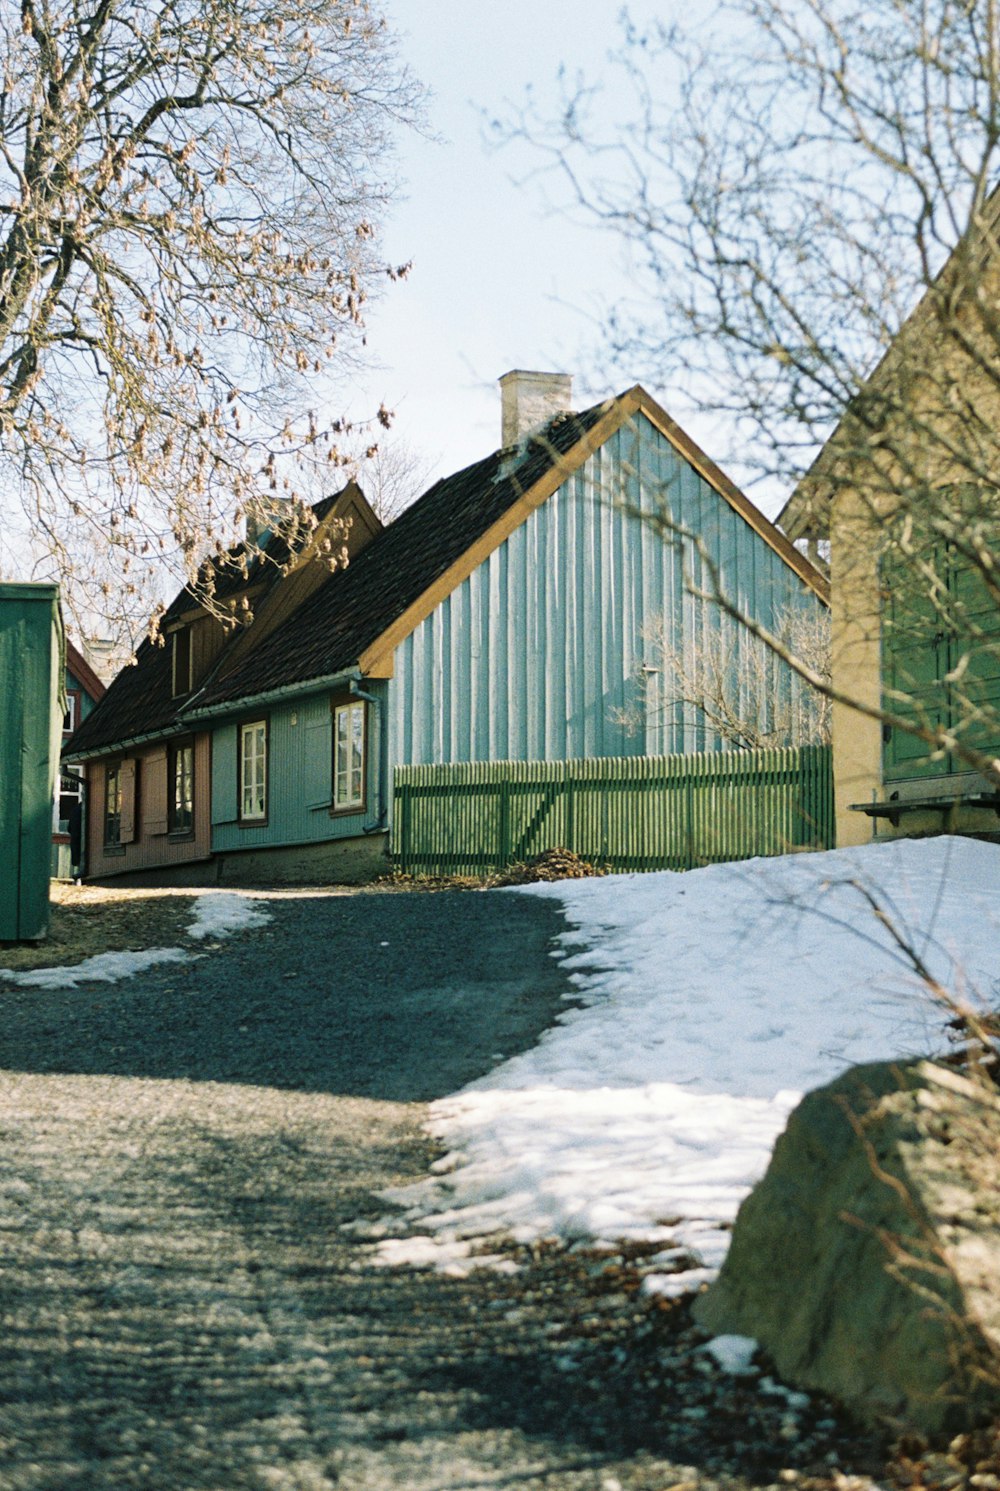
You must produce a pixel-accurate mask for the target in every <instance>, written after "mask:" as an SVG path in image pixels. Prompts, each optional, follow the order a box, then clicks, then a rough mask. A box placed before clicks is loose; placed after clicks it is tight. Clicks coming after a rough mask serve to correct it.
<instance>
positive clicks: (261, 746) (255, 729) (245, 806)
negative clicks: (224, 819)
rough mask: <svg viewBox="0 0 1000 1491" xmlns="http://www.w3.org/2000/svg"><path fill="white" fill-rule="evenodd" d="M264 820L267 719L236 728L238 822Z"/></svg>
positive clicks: (265, 805)
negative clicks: (238, 795)
mask: <svg viewBox="0 0 1000 1491" xmlns="http://www.w3.org/2000/svg"><path fill="white" fill-rule="evenodd" d="M266 817H267V720H251V721H250V722H249V723H248V724H246V725H241V726H240V821H241V822H242V823H261V822H263V820H264V819H265V818H266Z"/></svg>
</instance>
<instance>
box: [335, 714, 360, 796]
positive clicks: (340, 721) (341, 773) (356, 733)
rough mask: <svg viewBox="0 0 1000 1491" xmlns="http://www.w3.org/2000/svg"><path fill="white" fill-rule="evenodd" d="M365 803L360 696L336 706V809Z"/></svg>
mask: <svg viewBox="0 0 1000 1491" xmlns="http://www.w3.org/2000/svg"><path fill="white" fill-rule="evenodd" d="M364 805H365V706H364V703H363V702H362V701H361V700H360V699H352V700H351V701H350V702H349V703H345V704H335V705H334V706H333V811H334V812H335V813H344V812H348V811H350V810H352V809H354V810H357V809H359V808H363V807H364Z"/></svg>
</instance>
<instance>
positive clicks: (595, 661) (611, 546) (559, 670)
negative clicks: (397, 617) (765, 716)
mask: <svg viewBox="0 0 1000 1491" xmlns="http://www.w3.org/2000/svg"><path fill="white" fill-rule="evenodd" d="M661 504H665V505H666V506H667V507H668V508H669V510H670V512H671V514H672V517H673V519H674V520H675V521H676V522H677V523H679V524H680V525H682V526H683V527H685V528H687V529H690V530H691V531H693V532H695V533H697V534H699V535H700V536H701V538H702V540H703V542H704V544H705V545H706V548H707V550H708V552H709V554H710V556H711V558H712V561H713V563H714V564H715V565H716V566H717V567H718V571H719V573H720V575H721V578H722V581H723V584H724V586H725V588H726V590H727V593H728V594H730V595H731V596H733V598H734V599H736V600H737V601H738V602H739V603H740V604H741V605H744V606H746V607H747V608H748V609H749V610H750V612H751V614H753V615H754V616H756V617H757V618H758V619H759V620H760V621H762V622H764V623H766V624H767V623H772V622H773V621H774V619H775V617H776V615H777V614H778V613H779V612H780V611H781V610H782V609H784V608H785V607H787V606H789V605H792V606H802V607H805V608H808V609H812V608H816V607H819V606H820V602H819V601H818V600H817V599H816V598H815V596H814V595H813V594H812V593H811V592H810V591H808V590H807V589H806V588H805V587H804V586H803V584H802V582H801V581H800V580H799V579H798V577H797V576H796V575H795V574H794V573H793V572H792V571H791V570H790V569H789V568H788V566H787V565H786V564H785V562H784V561H783V560H782V559H781V558H780V557H779V556H778V555H777V554H776V553H775V552H774V550H773V549H771V548H770V546H769V545H768V544H766V543H765V542H764V540H763V539H762V538H761V537H760V536H759V535H758V534H757V533H756V532H755V531H754V530H753V529H752V528H751V527H750V526H749V524H748V523H747V522H746V520H745V519H744V518H742V517H741V516H740V515H739V514H738V513H736V512H734V511H733V509H732V508H731V507H730V506H729V504H728V503H727V502H725V501H724V500H723V499H722V498H721V497H719V496H718V495H717V493H715V492H714V491H713V490H712V488H711V487H710V486H709V485H708V483H707V482H705V481H704V480H703V479H702V478H701V477H700V476H699V475H698V473H697V472H696V471H695V470H694V469H693V468H692V467H691V466H689V465H688V464H687V462H686V461H684V460H683V459H682V458H681V457H680V456H679V455H678V454H677V453H676V452H675V450H674V448H673V447H672V446H671V445H670V443H669V442H668V441H667V440H666V439H665V438H664V437H663V436H662V435H660V434H659V432H658V431H657V430H656V429H655V428H654V426H653V425H652V424H650V423H649V421H647V420H646V419H645V417H644V416H637V418H636V420H635V422H634V424H633V425H631V426H626V427H624V428H623V429H622V430H620V431H619V432H618V433H617V434H616V435H614V436H613V437H612V438H611V439H610V440H608V441H607V442H606V443H605V444H604V445H603V446H602V447H601V448H600V449H599V450H598V451H597V452H595V454H594V455H593V456H592V457H591V458H590V459H589V460H588V461H587V462H586V463H585V464H584V466H583V467H582V468H581V469H580V471H578V472H577V473H576V474H575V475H574V476H572V477H571V478H570V479H569V480H567V482H566V483H564V485H563V486H562V487H560V488H559V490H558V491H557V492H556V493H554V494H553V496H552V497H551V498H550V499H549V500H548V501H547V502H545V503H543V504H542V506H541V507H540V508H538V510H537V511H536V512H534V513H533V514H532V515H531V516H530V517H529V518H528V519H527V520H526V521H525V522H524V523H523V524H522V525H521V526H520V527H519V528H518V529H516V530H515V532H514V533H512V534H511V536H510V538H508V539H507V540H506V541H505V542H504V543H503V544H502V545H501V546H500V547H499V548H498V549H496V550H495V551H494V553H493V554H492V555H491V556H490V557H489V558H488V559H487V560H486V561H484V563H483V564H481V565H479V567H478V568H477V569H476V570H474V571H473V573H472V574H471V575H470V576H469V578H468V579H467V580H465V581H464V583H463V584H462V585H460V586H458V587H457V589H456V590H454V591H453V592H452V594H451V595H450V596H449V597H447V598H446V599H445V600H444V601H443V602H442V603H441V604H440V605H439V606H438V607H437V608H436V609H435V610H434V611H433V612H432V613H431V615H430V616H428V617H427V618H426V620H424V621H423V622H422V623H421V624H420V626H418V627H417V628H416V629H415V631H414V632H413V633H412V634H411V635H410V636H409V637H408V638H406V640H405V641H404V642H402V643H401V644H400V646H399V647H398V648H397V649H396V652H395V676H394V679H393V682H392V686H391V691H390V701H391V702H390V711H389V715H390V723H389V729H390V753H391V759H392V761H393V763H394V764H396V765H411V764H412V765H420V764H426V763H433V762H442V763H449V762H464V761H510V760H518V761H528V760H534V761H553V760H566V759H568V758H592V757H605V756H615V757H620V756H642V755H666V754H672V753H675V752H691V751H706V750H708V751H711V750H717V749H720V748H721V747H722V745H723V742H722V741H721V740H720V739H719V738H718V737H717V736H715V735H713V734H712V733H711V732H710V731H708V730H707V729H706V728H705V726H704V724H703V723H702V722H701V721H700V720H699V719H698V718H697V716H696V714H695V712H694V710H692V709H690V708H682V707H680V706H675V707H673V708H672V709H671V710H670V712H669V714H668V715H664V714H663V713H662V712H661V711H658V710H653V709H651V710H649V711H648V712H647V715H646V720H645V726H644V728H640V729H638V730H637V731H635V732H630V731H629V729H628V728H627V726H626V725H625V724H623V723H621V721H620V719H619V718H618V716H619V715H620V714H621V713H623V712H625V711H628V710H629V709H630V708H632V709H634V708H635V706H636V704H637V702H638V700H639V698H640V693H639V688H638V681H637V680H638V678H639V676H640V674H641V669H642V666H643V663H644V662H648V661H650V660H651V654H652V652H653V651H654V649H653V648H652V647H651V645H650V643H649V642H648V641H647V640H644V637H643V632H644V631H645V630H647V629H648V628H649V626H650V624H651V623H652V622H653V621H654V619H655V618H656V617H657V616H658V615H664V616H666V617H667V618H669V619H671V620H672V622H673V626H674V628H675V631H676V633H677V634H678V635H679V636H680V637H681V638H683V644H684V646H685V648H686V649H687V650H688V651H690V650H691V649H693V648H694V647H696V646H697V643H698V639H699V637H700V636H701V635H702V634H703V632H704V631H705V630H706V629H707V628H721V629H722V630H723V632H724V633H727V634H728V635H729V636H730V638H731V643H732V649H733V652H734V653H735V652H736V651H737V650H738V649H739V648H740V647H741V646H743V645H744V642H743V639H741V638H740V636H739V635H738V631H737V628H736V627H735V625H734V624H733V623H731V622H729V621H728V620H727V619H726V618H724V617H722V616H721V614H720V613H719V611H718V609H717V607H714V606H712V605H711V604H710V603H708V602H704V601H700V600H697V599H695V598H694V597H693V596H692V595H691V594H690V593H689V588H690V587H689V584H686V582H685V566H687V569H688V572H689V575H690V577H691V578H693V580H694V582H695V584H696V585H697V584H698V583H699V581H701V582H703V583H707V577H706V576H703V575H701V574H700V568H701V567H700V564H699V561H698V558H697V555H696V554H694V553H693V552H692V551H691V547H690V546H688V550H687V552H686V553H683V554H682V552H681V548H680V546H679V545H677V544H674V543H670V542H667V541H665V540H664V538H663V537H662V536H661V535H660V534H659V533H658V532H657V531H656V530H655V529H654V528H653V527H652V526H651V525H650V524H649V523H647V522H643V521H642V520H641V519H640V518H639V517H637V516H634V515H632V513H631V512H630V511H628V509H638V510H640V511H642V512H644V513H653V512H654V511H655V510H656V509H657V507H658V506H659V505H661ZM775 684H776V687H782V688H787V689H794V688H797V687H798V685H797V683H795V682H794V681H793V680H792V679H791V675H790V674H789V673H788V671H787V670H786V669H785V668H784V665H783V664H781V663H780V662H778V661H777V660H776V661H775Z"/></svg>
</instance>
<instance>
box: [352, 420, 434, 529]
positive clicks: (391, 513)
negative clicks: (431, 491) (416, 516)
mask: <svg viewBox="0 0 1000 1491" xmlns="http://www.w3.org/2000/svg"><path fill="white" fill-rule="evenodd" d="M434 465H435V463H434V461H433V460H432V459H431V458H430V457H429V456H425V455H423V454H422V453H421V452H420V451H418V450H415V449H414V448H413V446H412V445H409V444H407V442H406V441H405V440H398V439H395V438H392V437H389V438H387V437H386V436H384V435H383V436H380V437H379V438H378V440H377V441H375V442H374V443H373V444H372V445H370V446H369V447H368V448H367V449H366V450H365V451H364V453H363V455H362V456H361V458H360V459H359V461H358V481H359V482H360V483H361V486H362V488H363V489H364V493H365V496H366V497H367V498H368V501H369V502H370V503H371V505H372V507H373V508H374V509H375V511H376V512H377V513H378V515H379V517H380V518H381V519H382V522H383V523H390V522H391V521H392V519H393V518H397V517H398V516H399V514H400V513H401V512H402V511H403V509H404V508H407V507H409V506H410V503H411V502H415V501H416V500H417V498H418V497H419V496H420V495H421V493H422V492H423V491H424V490H425V489H426V487H427V486H428V485H429V483H430V479H431V476H432V474H433V472H434Z"/></svg>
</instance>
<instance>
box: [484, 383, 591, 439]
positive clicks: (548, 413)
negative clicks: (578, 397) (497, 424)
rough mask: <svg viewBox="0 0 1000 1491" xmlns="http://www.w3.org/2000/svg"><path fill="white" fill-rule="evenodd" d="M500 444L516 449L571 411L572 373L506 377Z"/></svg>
mask: <svg viewBox="0 0 1000 1491" xmlns="http://www.w3.org/2000/svg"><path fill="white" fill-rule="evenodd" d="M500 399H501V409H502V421H501V441H502V443H503V446H504V448H505V449H506V448H507V447H508V446H511V445H517V444H518V442H519V441H521V440H523V439H524V437H525V435H527V434H528V433H529V432H530V431H532V430H537V429H540V428H541V426H542V425H545V424H548V422H549V420H550V419H553V418H554V417H555V416H556V415H557V414H568V413H569V412H570V410H571V408H572V399H573V379H572V377H571V376H570V374H569V373H525V372H520V371H514V372H510V373H504V375H503V377H502V378H501V379H500Z"/></svg>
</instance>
